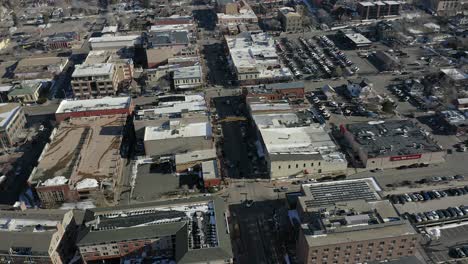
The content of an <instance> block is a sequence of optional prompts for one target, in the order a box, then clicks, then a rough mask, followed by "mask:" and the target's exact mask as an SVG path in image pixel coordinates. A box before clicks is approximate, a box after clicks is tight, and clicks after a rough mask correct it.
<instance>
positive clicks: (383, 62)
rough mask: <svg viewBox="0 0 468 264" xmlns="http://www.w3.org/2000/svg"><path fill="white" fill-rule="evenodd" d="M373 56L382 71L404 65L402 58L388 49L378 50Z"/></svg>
mask: <svg viewBox="0 0 468 264" xmlns="http://www.w3.org/2000/svg"><path fill="white" fill-rule="evenodd" d="M373 58H374V59H375V61H376V64H377V65H378V68H379V70H381V71H391V70H397V69H400V68H401V67H402V65H401V62H400V60H399V59H398V58H397V57H395V56H393V55H391V54H389V53H388V52H386V51H381V50H378V51H376V52H375V53H374V56H373Z"/></svg>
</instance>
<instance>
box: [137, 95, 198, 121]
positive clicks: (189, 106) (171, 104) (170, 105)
mask: <svg viewBox="0 0 468 264" xmlns="http://www.w3.org/2000/svg"><path fill="white" fill-rule="evenodd" d="M206 110H207V107H206V102H205V97H204V96H203V95H202V94H191V95H180V94H178V95H164V96H159V97H158V106H157V107H154V108H151V109H144V110H140V111H138V112H137V117H138V118H139V119H143V118H156V117H160V116H161V115H167V114H177V113H187V112H205V111H206Z"/></svg>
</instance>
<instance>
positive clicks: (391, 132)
mask: <svg viewBox="0 0 468 264" xmlns="http://www.w3.org/2000/svg"><path fill="white" fill-rule="evenodd" d="M340 129H341V133H342V135H343V136H344V139H345V141H346V147H347V148H349V149H350V151H351V153H350V154H351V156H352V157H353V158H354V159H356V160H359V161H360V163H362V164H361V165H362V166H363V167H365V168H368V169H376V168H380V169H387V168H397V167H400V166H408V165H412V164H421V163H424V164H431V163H440V162H444V161H445V151H444V150H443V149H442V147H441V146H440V145H438V144H437V142H436V141H435V140H434V138H433V137H432V136H431V135H430V134H429V133H428V132H427V131H424V130H423V129H422V128H420V127H418V126H417V125H416V124H415V123H413V122H412V121H410V120H387V121H371V122H369V123H355V124H348V125H341V127H340Z"/></svg>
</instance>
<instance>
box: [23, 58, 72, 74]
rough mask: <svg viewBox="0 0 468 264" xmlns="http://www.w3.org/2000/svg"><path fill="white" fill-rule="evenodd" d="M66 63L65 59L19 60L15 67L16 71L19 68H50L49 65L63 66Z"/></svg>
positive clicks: (66, 59)
mask: <svg viewBox="0 0 468 264" xmlns="http://www.w3.org/2000/svg"><path fill="white" fill-rule="evenodd" d="M67 62H68V58H67V57H36V58H25V59H21V60H20V61H19V62H18V65H17V66H16V70H15V71H18V69H19V70H20V69H21V68H23V67H24V68H30V67H37V66H44V67H47V66H50V65H65V64H66V63H67Z"/></svg>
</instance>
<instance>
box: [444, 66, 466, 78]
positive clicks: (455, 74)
mask: <svg viewBox="0 0 468 264" xmlns="http://www.w3.org/2000/svg"><path fill="white" fill-rule="evenodd" d="M440 71H441V72H443V73H445V75H447V76H448V77H450V78H451V79H452V80H457V81H458V80H465V79H468V74H466V73H464V72H462V71H461V70H460V69H454V68H450V69H441V70H440Z"/></svg>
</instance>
